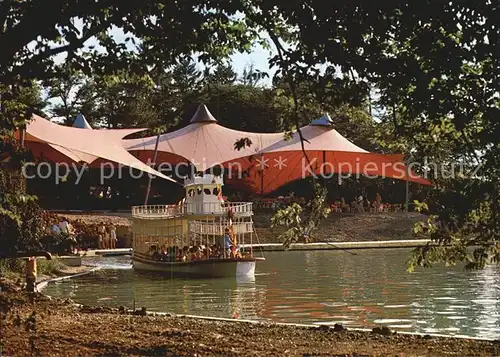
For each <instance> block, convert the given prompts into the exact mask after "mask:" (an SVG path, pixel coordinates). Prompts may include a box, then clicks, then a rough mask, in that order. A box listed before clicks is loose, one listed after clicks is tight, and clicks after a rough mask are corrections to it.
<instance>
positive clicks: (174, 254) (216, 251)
mask: <svg viewBox="0 0 500 357" xmlns="http://www.w3.org/2000/svg"><path fill="white" fill-rule="evenodd" d="M149 255H150V256H151V258H152V259H153V260H158V261H164V262H186V261H196V260H205V259H224V258H241V257H242V254H241V252H240V251H239V249H238V248H237V247H235V246H234V245H232V243H231V245H229V248H228V249H226V248H225V246H224V247H223V248H222V249H220V247H219V246H218V244H214V245H212V246H210V247H206V246H204V245H196V246H185V247H183V248H180V247H178V246H169V247H167V246H166V245H162V246H161V247H158V246H156V245H152V246H151V247H150V248H149Z"/></svg>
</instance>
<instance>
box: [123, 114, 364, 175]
mask: <svg viewBox="0 0 500 357" xmlns="http://www.w3.org/2000/svg"><path fill="white" fill-rule="evenodd" d="M301 132H302V134H303V136H304V138H305V139H306V140H308V141H309V142H304V145H305V149H306V150H325V151H348V152H362V153H367V151H366V150H363V149H362V148H360V147H358V146H356V145H354V144H353V143H351V142H350V141H349V140H347V139H346V138H344V137H343V136H342V135H340V134H339V133H338V132H337V131H336V130H335V129H333V127H331V119H330V118H329V117H328V116H327V115H325V116H323V117H321V118H320V119H317V120H315V121H313V122H312V123H311V124H310V125H307V126H305V127H302V128H301ZM242 138H248V139H249V140H250V141H251V145H250V146H246V147H244V148H242V149H240V150H236V149H235V143H236V142H237V141H238V140H240V139H242ZM156 141H157V137H156V136H152V137H147V138H141V139H133V140H124V142H125V144H124V145H125V147H126V148H127V150H129V151H136V150H139V151H140V150H147V151H154V150H155V144H156ZM295 150H301V140H300V137H299V135H298V133H294V135H293V136H292V139H291V140H285V136H284V133H270V134H268V133H248V132H244V131H238V130H233V129H229V128H226V127H224V126H222V125H219V124H218V123H217V120H216V119H215V118H214V117H213V115H212V114H211V113H210V112H209V110H208V109H207V107H206V106H205V105H200V106H199V107H198V110H197V111H196V113H195V115H194V116H193V118H192V119H191V121H190V124H189V125H188V126H186V127H184V128H181V129H179V130H176V131H174V132H171V133H167V134H163V135H160V139H159V144H158V151H159V152H168V153H172V154H175V155H178V156H181V157H183V158H184V159H186V160H188V161H190V162H191V163H192V164H193V165H195V166H196V168H197V169H198V170H200V171H204V170H206V169H209V168H211V167H213V166H216V165H218V164H222V163H227V162H230V161H232V160H235V159H238V158H241V157H247V156H251V155H256V154H257V155H260V154H264V153H266V152H276V151H295Z"/></svg>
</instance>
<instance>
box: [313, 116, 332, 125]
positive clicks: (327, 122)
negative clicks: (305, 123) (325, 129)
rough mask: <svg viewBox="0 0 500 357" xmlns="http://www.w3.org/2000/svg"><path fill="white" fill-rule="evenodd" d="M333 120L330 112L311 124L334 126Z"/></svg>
mask: <svg viewBox="0 0 500 357" xmlns="http://www.w3.org/2000/svg"><path fill="white" fill-rule="evenodd" d="M332 124H333V120H332V118H330V115H328V113H326V114H323V116H322V117H321V118H319V119H315V120H313V121H312V122H311V125H313V126H332Z"/></svg>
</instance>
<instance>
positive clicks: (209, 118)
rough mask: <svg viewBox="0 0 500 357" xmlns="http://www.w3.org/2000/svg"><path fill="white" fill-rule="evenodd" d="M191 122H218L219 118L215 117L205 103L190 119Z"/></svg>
mask: <svg viewBox="0 0 500 357" xmlns="http://www.w3.org/2000/svg"><path fill="white" fill-rule="evenodd" d="M189 122H190V123H217V119H215V118H214V116H213V115H212V113H210V111H209V110H208V108H207V106H206V105H205V104H200V106H199V107H198V109H197V110H196V113H194V115H193V117H192V118H191V120H190V121H189Z"/></svg>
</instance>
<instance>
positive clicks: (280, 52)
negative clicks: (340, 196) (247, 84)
mask: <svg viewBox="0 0 500 357" xmlns="http://www.w3.org/2000/svg"><path fill="white" fill-rule="evenodd" d="M266 31H267V33H268V34H269V36H270V37H271V40H272V41H273V43H274V45H275V46H276V50H277V51H278V57H279V58H280V62H281V64H282V66H285V68H283V71H284V72H285V75H286V77H287V80H288V85H289V87H290V91H291V93H292V98H293V118H294V121H295V125H296V126H297V133H298V134H299V138H300V145H301V148H302V152H303V154H304V156H305V158H306V160H307V163H308V164H309V165H311V161H310V160H309V157H308V155H307V152H306V148H305V145H304V142H307V143H309V141H308V140H307V139H306V138H304V135H303V133H302V130H301V129H300V120H299V115H298V111H299V109H298V107H299V100H298V97H297V91H296V87H295V83H294V81H293V78H292V75H291V73H290V70H289V65H288V63H287V62H286V61H285V59H284V55H283V53H284V52H286V50H285V49H284V48H283V46H282V44H281V42H280V40H279V38H278V36H277V35H276V34H275V33H274V31H273V30H271V29H270V28H268V27H266ZM313 179H314V176H313Z"/></svg>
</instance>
